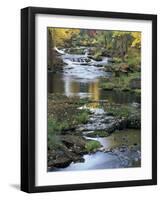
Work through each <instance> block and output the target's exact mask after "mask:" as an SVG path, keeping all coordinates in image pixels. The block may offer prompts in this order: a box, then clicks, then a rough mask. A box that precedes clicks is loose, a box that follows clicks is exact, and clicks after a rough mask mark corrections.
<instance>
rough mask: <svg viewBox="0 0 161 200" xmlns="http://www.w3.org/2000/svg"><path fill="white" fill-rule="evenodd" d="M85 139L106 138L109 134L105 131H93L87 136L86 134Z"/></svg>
mask: <svg viewBox="0 0 161 200" xmlns="http://www.w3.org/2000/svg"><path fill="white" fill-rule="evenodd" d="M86 136H87V137H107V136H109V133H108V132H107V131H102V130H100V131H93V132H90V133H88V134H86Z"/></svg>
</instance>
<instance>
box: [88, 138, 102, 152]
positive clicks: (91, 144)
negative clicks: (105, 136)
mask: <svg viewBox="0 0 161 200" xmlns="http://www.w3.org/2000/svg"><path fill="white" fill-rule="evenodd" d="M100 147H101V144H100V142H98V141H94V140H92V141H89V142H87V143H86V145H85V148H86V150H87V151H88V152H92V151H94V150H96V149H98V148H100Z"/></svg>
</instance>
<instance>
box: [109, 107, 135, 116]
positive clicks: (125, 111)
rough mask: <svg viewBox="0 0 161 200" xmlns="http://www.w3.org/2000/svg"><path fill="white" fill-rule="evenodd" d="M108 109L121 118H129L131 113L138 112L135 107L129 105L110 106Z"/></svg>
mask: <svg viewBox="0 0 161 200" xmlns="http://www.w3.org/2000/svg"><path fill="white" fill-rule="evenodd" d="M107 111H108V112H110V113H111V114H112V115H114V116H117V117H120V118H122V117H124V118H128V117H129V116H130V115H131V114H134V113H136V112H138V111H137V110H136V109H135V108H133V107H131V106H127V105H122V106H120V105H119V106H110V107H108V108H107Z"/></svg>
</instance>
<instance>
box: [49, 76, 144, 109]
mask: <svg viewBox="0 0 161 200" xmlns="http://www.w3.org/2000/svg"><path fill="white" fill-rule="evenodd" d="M99 81H100V80H99V79H98V78H97V79H94V80H89V81H88V82H87V81H84V82H83V81H79V80H77V79H76V78H75V77H72V76H67V75H64V74H63V73H62V74H60V73H59V74H55V73H48V92H49V93H60V94H64V95H66V96H68V97H69V96H79V97H80V98H89V99H90V100H92V101H94V103H93V104H92V105H93V107H97V106H98V105H99V103H98V101H99V100H106V101H108V102H109V103H118V104H126V103H132V102H137V103H140V97H139V96H136V95H135V94H134V93H129V92H122V91H104V90H101V89H100V88H99Z"/></svg>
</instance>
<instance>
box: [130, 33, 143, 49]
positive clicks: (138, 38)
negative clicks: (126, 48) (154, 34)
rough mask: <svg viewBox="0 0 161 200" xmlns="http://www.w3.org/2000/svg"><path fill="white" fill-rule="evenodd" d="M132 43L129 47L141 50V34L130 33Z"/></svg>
mask: <svg viewBox="0 0 161 200" xmlns="http://www.w3.org/2000/svg"><path fill="white" fill-rule="evenodd" d="M131 35H132V37H133V41H132V44H131V47H136V48H138V49H140V48H141V32H132V33H131Z"/></svg>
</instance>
